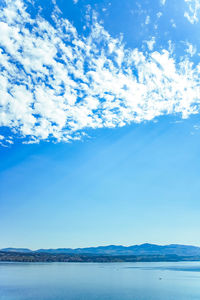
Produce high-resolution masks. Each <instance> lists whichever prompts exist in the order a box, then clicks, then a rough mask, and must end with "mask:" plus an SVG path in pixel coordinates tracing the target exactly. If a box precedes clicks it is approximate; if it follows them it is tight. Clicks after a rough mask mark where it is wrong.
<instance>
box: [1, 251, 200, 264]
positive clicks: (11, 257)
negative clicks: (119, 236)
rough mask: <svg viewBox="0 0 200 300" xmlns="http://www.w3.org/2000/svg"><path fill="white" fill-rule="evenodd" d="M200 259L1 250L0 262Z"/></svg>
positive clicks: (176, 256) (172, 256)
mask: <svg viewBox="0 0 200 300" xmlns="http://www.w3.org/2000/svg"><path fill="white" fill-rule="evenodd" d="M180 261H200V256H178V255H92V254H49V253H33V252H31V253H25V252H24V253H23V252H4V251H0V262H97V263H105V262H108V263H109V262H180Z"/></svg>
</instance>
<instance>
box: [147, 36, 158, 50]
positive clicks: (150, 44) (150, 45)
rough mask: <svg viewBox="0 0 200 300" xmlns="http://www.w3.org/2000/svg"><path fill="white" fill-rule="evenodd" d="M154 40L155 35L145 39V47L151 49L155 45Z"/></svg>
mask: <svg viewBox="0 0 200 300" xmlns="http://www.w3.org/2000/svg"><path fill="white" fill-rule="evenodd" d="M155 43H156V41H155V37H154V36H153V37H152V39H151V40H149V41H146V44H147V47H148V49H149V50H150V51H152V50H153V47H154V45H155Z"/></svg>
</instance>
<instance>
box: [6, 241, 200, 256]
mask: <svg viewBox="0 0 200 300" xmlns="http://www.w3.org/2000/svg"><path fill="white" fill-rule="evenodd" d="M1 251H4V252H18V253H19V252H20V253H49V254H88V255H109V256H112V255H113V256H115V255H118V256H120V255H135V256H141V255H177V256H200V247H195V246H187V245H177V244H171V245H164V246H161V245H155V244H147V243H146V244H142V245H134V246H127V247H126V246H115V245H110V246H99V247H88V248H76V249H71V248H58V249H39V250H36V251H32V250H29V249H26V248H4V249H1Z"/></svg>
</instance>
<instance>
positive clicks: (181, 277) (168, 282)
mask: <svg viewBox="0 0 200 300" xmlns="http://www.w3.org/2000/svg"><path fill="white" fill-rule="evenodd" d="M47 299H48V300H81V299H84V300H95V299H102V300H104V299H112V300H118V299H120V300H128V299H135V300H151V299H152V300H157V299H159V300H172V299H174V300H179V299H180V300H190V299H198V300H199V299H200V263H196V262H192V263H191V262H190V263H188V262H184V263H109V264H108V263H105V264H103V263H102V264H97V263H0V300H47Z"/></svg>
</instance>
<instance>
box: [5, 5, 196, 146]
mask: <svg viewBox="0 0 200 300" xmlns="http://www.w3.org/2000/svg"><path fill="white" fill-rule="evenodd" d="M57 12H58V9H57ZM53 21H54V23H50V22H49V21H47V20H45V19H44V18H42V17H41V16H40V15H39V14H38V15H37V16H36V17H35V18H33V17H31V15H29V13H28V12H27V9H26V3H25V2H24V1H22V0H15V1H13V0H6V1H5V5H4V7H3V8H2V9H1V11H0V32H1V35H0V69H1V74H0V127H1V126H5V127H8V128H10V129H11V131H12V132H13V133H14V134H15V135H16V136H18V137H21V138H24V139H25V141H26V142H27V143H32V142H39V141H40V140H48V139H53V140H55V141H58V142H59V141H69V140H72V139H77V138H80V136H81V134H84V130H86V129H87V128H93V129H95V128H102V127H116V126H124V125H126V124H129V123H130V122H137V123H140V122H143V121H146V120H152V119H154V118H155V117H157V116H161V115H164V114H177V113H178V114H180V115H181V116H182V117H183V118H187V117H188V116H189V115H190V114H195V113H198V112H199V102H200V85H199V81H200V80H199V75H200V65H197V66H193V63H192V62H191V61H190V60H189V58H188V55H187V56H186V57H185V58H184V59H183V60H182V61H181V62H180V63H177V62H176V61H175V58H174V57H173V54H172V53H170V51H169V50H162V52H156V51H155V52H152V51H150V52H149V53H146V52H145V53H143V52H141V51H139V50H138V49H126V48H125V46H124V44H123V42H122V41H121V39H116V38H113V37H111V36H110V34H109V33H108V32H107V31H105V29H104V28H103V26H102V25H100V24H99V23H98V22H97V20H96V19H94V22H93V25H92V26H91V28H90V29H91V30H90V34H89V35H88V36H87V37H83V36H79V35H78V33H77V31H76V28H75V27H74V26H73V25H72V24H71V23H70V22H69V21H68V20H66V19H63V18H61V16H58V15H57V14H56V11H55V12H54V14H53ZM150 49H151V48H150ZM152 49H153V48H152ZM1 140H3V136H1Z"/></svg>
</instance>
